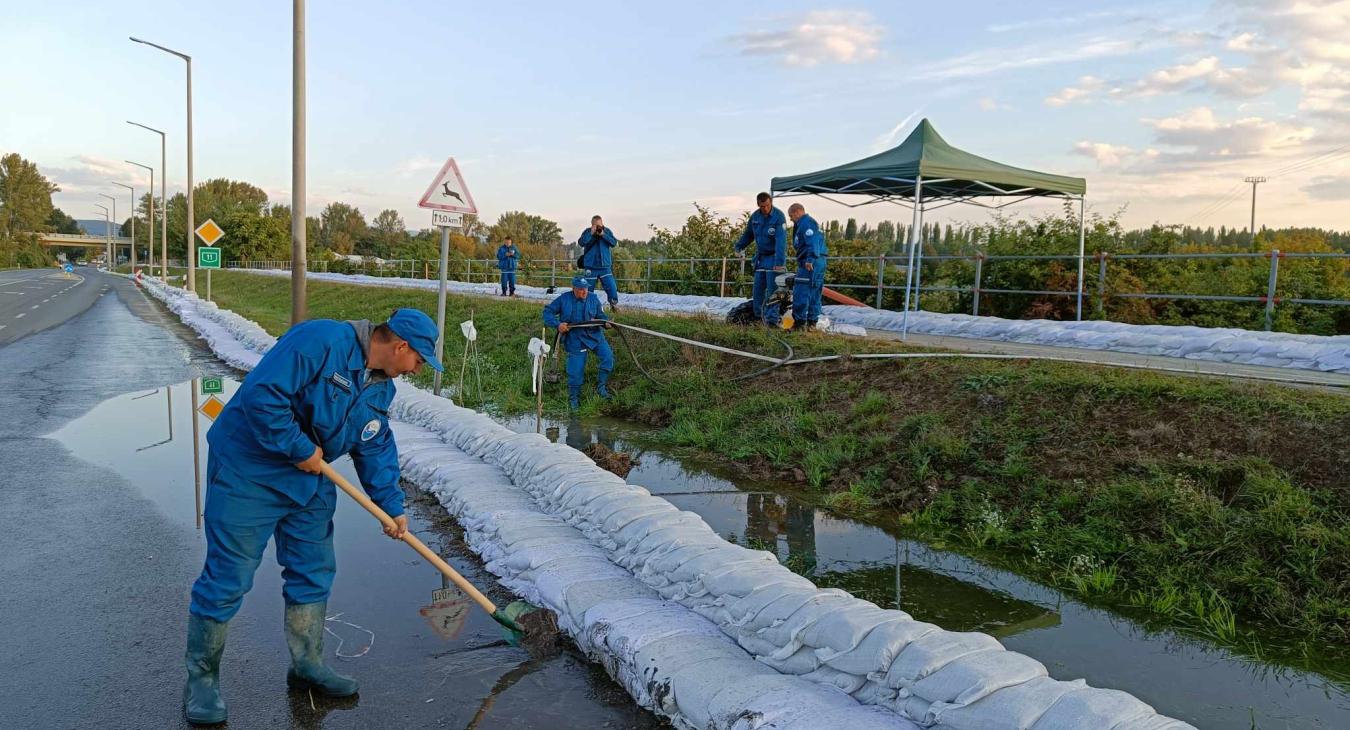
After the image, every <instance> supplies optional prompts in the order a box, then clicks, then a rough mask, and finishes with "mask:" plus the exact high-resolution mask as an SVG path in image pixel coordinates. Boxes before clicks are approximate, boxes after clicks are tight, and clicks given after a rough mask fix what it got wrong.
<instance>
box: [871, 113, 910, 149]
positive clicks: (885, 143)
mask: <svg viewBox="0 0 1350 730" xmlns="http://www.w3.org/2000/svg"><path fill="white" fill-rule="evenodd" d="M922 113H923V107H919V108H918V109H915V110H914V111H912V112H910V113H909V115H908V116H906V117H905V118H904V119H901V120H900V121H899V122H898V123H897V124H896V125H895V126H894V127H891V130H890V131H889V132H887V133H885V134H883V135H881V136H880V137H877V138H876V139H874V140H872V151H873V152H881V151H883V150H886V149H889V148H891V147H893V146H895V143H896V142H898V141H899V140H900V133H901V132H904V131H905V130H907V129H909V123H910V122H912V121H914V117H917V116H919V115H920V114H922Z"/></svg>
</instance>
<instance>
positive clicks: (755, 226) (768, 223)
mask: <svg viewBox="0 0 1350 730" xmlns="http://www.w3.org/2000/svg"><path fill="white" fill-rule="evenodd" d="M755 203H756V204H757V205H758V206H759V207H758V208H756V209H755V212H753V213H751V214H750V220H748V221H746V223H745V232H744V233H742V234H741V238H740V240H739V241H737V242H736V252H737V253H740V252H742V251H744V250H745V248H746V246H749V245H750V242H751V241H753V242H754V244H755V256H754V258H753V259H752V263H753V265H754V270H755V280H754V282H755V283H754V288H753V289H752V290H751V299H750V300H751V302H752V306H753V307H754V310H755V316H756V317H758V318H760V319H761V320H763V321H764V323H765V324H767V325H769V326H770V327H773V326H776V325H777V324H778V322H779V320H780V318H781V313H780V312H778V311H776V308H775V307H765V306H764V301H765V300H766V299H768V298H769V296H770V295H772V294H773V292H774V290H775V289H777V288H778V283H777V282H776V281H775V279H774V277H775V276H777V274H778V273H779V272H782V271H783V265H784V261H785V260H786V258H787V231H786V230H785V228H786V227H787V218H785V217H783V211H781V210H779V209H777V208H775V207H773V196H771V195H769V194H768V193H760V194H759V195H756V196H755ZM770 310H775V311H770Z"/></svg>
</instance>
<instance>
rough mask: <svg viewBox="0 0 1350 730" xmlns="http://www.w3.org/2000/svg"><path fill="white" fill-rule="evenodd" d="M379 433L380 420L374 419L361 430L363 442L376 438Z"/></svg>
mask: <svg viewBox="0 0 1350 730" xmlns="http://www.w3.org/2000/svg"><path fill="white" fill-rule="evenodd" d="M379 432H380V419H378V418H372V419H370V421H369V422H367V423H366V427H365V428H363V429H361V440H362V441H369V440H371V439H373V438H375V435H376V434H378V433H379Z"/></svg>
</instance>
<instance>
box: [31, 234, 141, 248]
mask: <svg viewBox="0 0 1350 730" xmlns="http://www.w3.org/2000/svg"><path fill="white" fill-rule="evenodd" d="M37 237H38V243H40V244H42V245H43V246H80V247H83V248H107V246H108V243H109V242H110V241H111V242H112V245H114V246H118V247H122V246H130V245H131V239H130V238H128V237H127V236H112V237H108V236H90V235H84V234H71V233H39V234H37Z"/></svg>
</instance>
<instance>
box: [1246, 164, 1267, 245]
mask: <svg viewBox="0 0 1350 730" xmlns="http://www.w3.org/2000/svg"><path fill="white" fill-rule="evenodd" d="M1265 181H1266V178H1265V177H1264V176H1252V177H1244V178H1242V182H1246V183H1251V184H1252V225H1251V228H1249V229H1248V230H1250V231H1251V232H1252V248H1256V186H1257V185H1260V184H1261V183H1263V182H1265Z"/></svg>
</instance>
